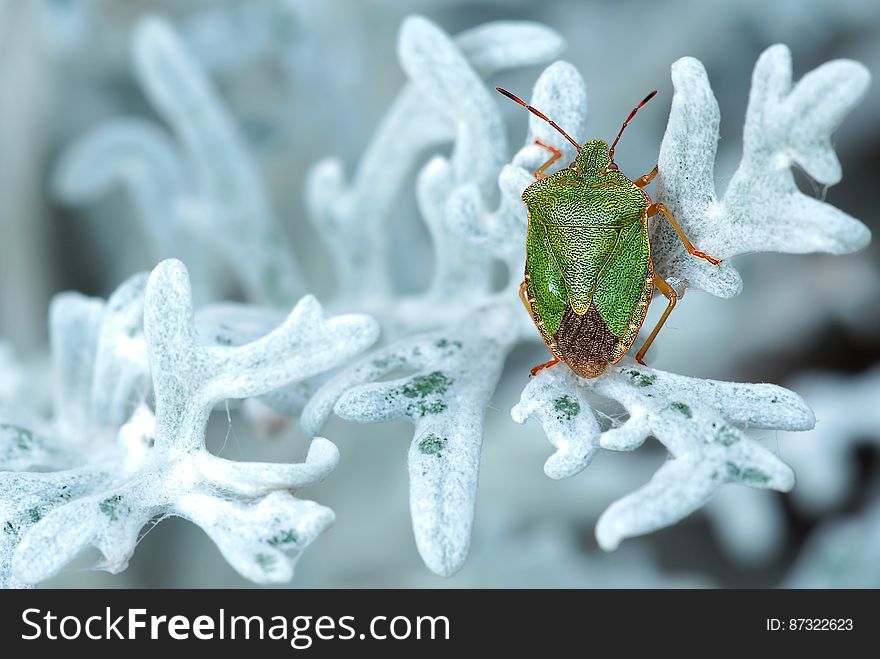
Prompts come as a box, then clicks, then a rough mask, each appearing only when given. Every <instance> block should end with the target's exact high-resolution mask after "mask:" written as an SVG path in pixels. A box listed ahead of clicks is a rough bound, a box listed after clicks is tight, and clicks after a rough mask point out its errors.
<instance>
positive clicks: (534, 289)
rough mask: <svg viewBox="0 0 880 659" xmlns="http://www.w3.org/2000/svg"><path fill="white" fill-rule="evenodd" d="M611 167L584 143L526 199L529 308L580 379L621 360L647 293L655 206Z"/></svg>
mask: <svg viewBox="0 0 880 659" xmlns="http://www.w3.org/2000/svg"><path fill="white" fill-rule="evenodd" d="M609 165H611V158H610V155H609V150H608V145H607V144H606V143H605V142H604V141H598V140H597V141H591V142H587V143H586V144H584V145H583V147H581V149H580V151H579V153H578V156H577V159H576V160H575V162H573V163H572V164H571V165H570V166H569V167H566V168H564V169H561V170H560V171H558V172H556V173H555V174H552V175H550V176H547V177H546V178H543V179H539V180H537V181H535V182H534V183H532V184H531V185H530V186H529V187H528V188H526V190H525V191H524V192H523V201H524V202H525V204H526V208H527V209H528V213H529V229H528V239H527V243H526V269H525V291H524V293H525V296H526V303H527V307H528V308H529V311H530V313H531V315H532V318H533V319H534V321H535V324H536V325H537V326H538V329H539V330H540V332H541V335H542V336H543V338H544V341H545V342H546V343H547V346H548V347H549V348H550V350H551V351H552V352H553V354H554V356H555V357H556V358H558V359H560V360H562V361H564V362H566V363H567V364H568V365H569V366H570V367H571V369H572V370H573V371H574V372H575V373H577V374H578V375H581V376H583V377H597V376H598V375H600V374H601V373H602V372H603V371H604V370H605V369H606V368H607V366H608V364H613V363H614V362H616V361H618V360H619V359H620V358H621V357H623V355H624V354H625V353H626V351H627V350H628V349H629V347H630V346H631V345H632V343H633V341H634V340H635V338H636V335H637V334H638V331H639V328H640V327H641V325H642V322H643V321H644V319H645V314H646V312H647V309H648V304H649V303H650V300H651V294H652V292H653V284H652V281H653V274H654V273H653V267H652V264H651V245H650V242H649V240H648V216H647V211H648V207H649V206H650V205H651V200H650V199H649V197H648V195H647V194H646V193H645V192H644V191H643V190H642V189H640V188H639V187H637V186H636V185H635V184H634V183H633V182H632V181H630V180H629V179H628V178H627V177H626V176H624V175H623V174H621V173H620V172H619V171H617V170H616V167H613V166H612V167H609Z"/></svg>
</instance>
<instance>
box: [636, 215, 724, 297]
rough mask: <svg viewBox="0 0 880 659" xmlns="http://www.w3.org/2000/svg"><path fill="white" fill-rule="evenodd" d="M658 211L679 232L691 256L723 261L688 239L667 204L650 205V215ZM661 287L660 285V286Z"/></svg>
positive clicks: (710, 260) (717, 261)
mask: <svg viewBox="0 0 880 659" xmlns="http://www.w3.org/2000/svg"><path fill="white" fill-rule="evenodd" d="M657 213H663V214H664V215H665V216H666V219H667V220H669V224H671V225H672V228H673V229H675V233H677V234H678V237H679V238H680V239H681V243H682V244H683V245H684V248H685V249H686V250H687V253H688V254H690V255H691V256H696V257H697V258H701V259H706V260H707V261H708V262H709V263H711V264H712V265H718V264H719V263H721V261H719V260H718V259H716V258H714V257H712V256H709V255H708V254H706V253H705V252H701V251H700V250H698V249H697V248H696V247H694V244H693V243H692V242H691V241H690V239H688V237H687V236H686V235H685V233H684V229H682V228H681V225H680V224H679V223H678V220H676V219H675V218H674V217H673V216H672V213H670V212H669V209H668V208H666V204H651V205H650V206H648V217H653V216H655V215H656V214H657ZM658 288H659V286H658Z"/></svg>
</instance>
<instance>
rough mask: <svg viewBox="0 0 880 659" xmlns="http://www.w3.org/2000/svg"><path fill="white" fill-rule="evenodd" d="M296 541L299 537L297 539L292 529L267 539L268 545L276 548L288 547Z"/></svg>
mask: <svg viewBox="0 0 880 659" xmlns="http://www.w3.org/2000/svg"><path fill="white" fill-rule="evenodd" d="M298 541H299V537H297V535H296V532H295V531H293V530H292V529H288V530H286V531H282V532H281V533H279V534H278V535H275V536H272V537H271V538H269V544H270V545H272V546H273V547H278V546H279V545H289V544H293V543H295V542H298Z"/></svg>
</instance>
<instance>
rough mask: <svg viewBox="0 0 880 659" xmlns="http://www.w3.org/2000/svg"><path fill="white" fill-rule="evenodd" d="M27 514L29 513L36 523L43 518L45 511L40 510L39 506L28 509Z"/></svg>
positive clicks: (33, 522) (32, 520) (32, 521)
mask: <svg viewBox="0 0 880 659" xmlns="http://www.w3.org/2000/svg"><path fill="white" fill-rule="evenodd" d="M27 514H28V517H29V518H30V520H31V523H32V524H36V523H37V522H39V521H40V520H41V519H43V511H42V510H40V509H39V508H31V509H30V510H28V511H27Z"/></svg>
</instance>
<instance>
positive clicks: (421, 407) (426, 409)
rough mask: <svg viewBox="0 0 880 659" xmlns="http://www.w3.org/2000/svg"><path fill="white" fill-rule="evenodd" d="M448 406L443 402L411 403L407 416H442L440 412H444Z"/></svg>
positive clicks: (421, 401) (422, 401) (407, 407)
mask: <svg viewBox="0 0 880 659" xmlns="http://www.w3.org/2000/svg"><path fill="white" fill-rule="evenodd" d="M447 407H448V405H446V403H445V402H444V401H442V400H429V401H426V400H420V401H418V402H415V403H410V404H409V405H407V406H406V414H407V416H412V417H415V416H426V415H428V414H440V412H442V411H444V410H445V409H446V408H447Z"/></svg>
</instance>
